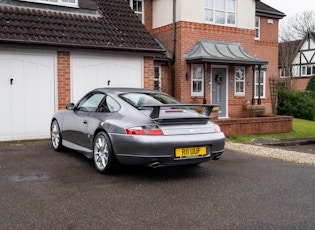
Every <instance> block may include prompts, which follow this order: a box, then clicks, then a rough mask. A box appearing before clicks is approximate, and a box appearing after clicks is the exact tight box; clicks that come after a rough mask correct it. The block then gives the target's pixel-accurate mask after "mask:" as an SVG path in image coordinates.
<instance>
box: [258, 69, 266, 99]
mask: <svg viewBox="0 0 315 230" xmlns="http://www.w3.org/2000/svg"><path fill="white" fill-rule="evenodd" d="M259 82H260V83H259ZM259 93H260V97H262V98H265V97H266V72H265V71H261V72H260V76H259V72H258V71H255V97H256V98H257V97H258V96H259Z"/></svg>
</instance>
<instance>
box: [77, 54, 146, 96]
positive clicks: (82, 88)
mask: <svg viewBox="0 0 315 230" xmlns="http://www.w3.org/2000/svg"><path fill="white" fill-rule="evenodd" d="M142 62H143V59H142V58H130V57H117V56H112V57H108V56H104V57H99V56H98V57H96V56H79V55H78V56H76V55H73V56H72V57H71V66H72V76H71V77H72V86H73V87H72V100H73V101H74V102H77V101H78V100H79V99H80V98H81V97H82V96H83V95H84V94H85V93H86V92H88V91H89V90H92V89H94V88H98V87H142V86H143V83H142V81H143V67H142V66H143V64H142ZM83 73H84V74H83ZM87 81H88V82H87Z"/></svg>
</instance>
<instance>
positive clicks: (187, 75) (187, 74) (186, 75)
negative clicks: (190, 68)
mask: <svg viewBox="0 0 315 230" xmlns="http://www.w3.org/2000/svg"><path fill="white" fill-rule="evenodd" d="M185 77H186V81H187V80H188V79H189V73H188V72H186V74H185Z"/></svg>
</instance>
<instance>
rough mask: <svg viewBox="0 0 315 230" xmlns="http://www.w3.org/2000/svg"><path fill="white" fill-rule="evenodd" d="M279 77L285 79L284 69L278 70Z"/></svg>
mask: <svg viewBox="0 0 315 230" xmlns="http://www.w3.org/2000/svg"><path fill="white" fill-rule="evenodd" d="M280 77H281V78H285V77H286V71H285V68H281V69H280Z"/></svg>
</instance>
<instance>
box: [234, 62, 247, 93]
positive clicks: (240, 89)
mask: <svg viewBox="0 0 315 230" xmlns="http://www.w3.org/2000/svg"><path fill="white" fill-rule="evenodd" d="M234 88H235V96H245V68H244V67H235V87H234Z"/></svg>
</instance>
